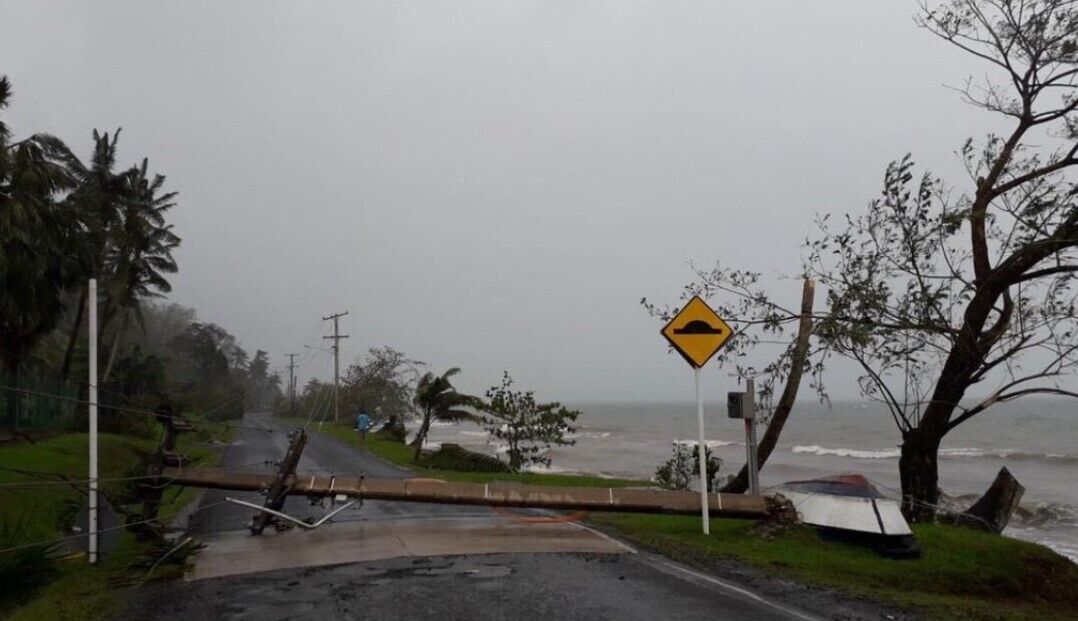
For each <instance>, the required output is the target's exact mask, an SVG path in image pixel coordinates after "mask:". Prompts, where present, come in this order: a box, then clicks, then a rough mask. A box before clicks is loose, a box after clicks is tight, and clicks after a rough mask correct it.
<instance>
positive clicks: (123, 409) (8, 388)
mask: <svg viewBox="0 0 1078 621" xmlns="http://www.w3.org/2000/svg"><path fill="white" fill-rule="evenodd" d="M0 390H6V391H9V392H16V393H21V394H25V395H33V396H35V397H46V398H49V399H56V400H58V401H70V402H71V403H79V404H82V405H91V404H92V403H93V402H92V401H88V400H86V399H79V398H77V397H67V396H64V395H57V394H53V393H48V392H40V391H37V390H30V389H28V388H15V387H13V386H0ZM237 400H238V399H232V400H231V401H229V402H226V403H224V404H221V405H218V406H215V407H213V408H211V409H209V410H207V412H212V411H214V410H218V409H220V408H222V407H224V406H225V405H228V403H231V402H234V401H237ZM97 405H98V406H99V407H102V408H105V409H108V410H112V411H115V412H117V413H120V414H128V415H130V414H139V415H142V416H154V417H156V416H159V414H158V413H157V412H152V411H150V410H136V409H134V408H126V407H121V406H116V405H106V404H102V403H100V402H98V403H97ZM198 424H200V425H203V424H204V425H221V426H224V427H225V428H228V429H252V430H255V431H265V432H266V433H273V430H272V429H268V428H266V427H247V426H243V425H233V424H232V423H229V422H228V421H211V420H203V421H198Z"/></svg>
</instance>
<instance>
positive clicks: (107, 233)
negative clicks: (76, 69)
mask: <svg viewBox="0 0 1078 621" xmlns="http://www.w3.org/2000/svg"><path fill="white" fill-rule="evenodd" d="M119 138H120V130H119V129H117V130H116V131H115V132H114V133H113V134H112V136H111V137H110V136H109V134H108V132H104V133H101V132H98V131H97V130H96V129H95V130H94V132H93V141H94V150H93V154H92V156H91V159H90V166H89V167H87V166H86V165H84V164H83V163H82V162H80V161H79V160H78V158H76V157H74V156H72V157H71V158H70V160H69V161H68V167H69V169H70V171H71V173H72V175H73V176H74V177H75V179H76V180H77V183H78V185H77V187H76V188H75V190H74V191H73V192H72V193H71V194H70V195H69V196H68V197H67V199H66V201H65V203H67V205H68V206H69V208H70V209H72V210H73V211H74V212H75V213H77V214H78V218H79V219H80V220H81V222H82V228H83V234H82V235H81V236H80V240H79V241H80V243H78V244H76V245H74V246H73V247H72V251H73V254H75V255H76V256H77V257H78V261H79V262H80V264H81V267H82V278H81V282H80V283H78V285H77V287H76V288H77V289H78V292H79V297H78V302H77V303H76V306H75V318H74V322H73V323H72V325H71V332H70V333H69V335H68V341H67V349H66V351H65V352H64V362H63V365H62V367H61V370H60V378H61V380H62V381H66V380H67V377H68V374H69V373H70V371H71V361H72V357H73V354H74V352H75V344H76V343H77V342H78V338H79V333H80V331H81V330H82V317H83V313H84V312H85V310H86V296H87V285H86V282H85V281H86V280H87V279H88V278H101V277H102V276H104V275H105V274H104V271H105V267H106V258H107V257H108V255H109V254H110V252H111V246H112V243H113V239H114V234H115V229H116V226H117V224H118V223H119V222H122V220H121V207H122V205H123V204H124V203H125V202H127V201H128V199H129V196H130V195H129V190H130V185H129V183H128V175H127V173H116V172H115V168H116V144H117V141H118V140H119ZM103 284H104V283H103ZM106 294H107V290H106Z"/></svg>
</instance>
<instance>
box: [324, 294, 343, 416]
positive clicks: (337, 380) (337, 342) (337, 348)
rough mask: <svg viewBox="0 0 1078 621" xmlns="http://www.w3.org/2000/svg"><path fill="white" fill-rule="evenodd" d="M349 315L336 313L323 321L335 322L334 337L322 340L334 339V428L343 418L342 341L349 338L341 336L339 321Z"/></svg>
mask: <svg viewBox="0 0 1078 621" xmlns="http://www.w3.org/2000/svg"><path fill="white" fill-rule="evenodd" d="M347 314H348V311H344V312H343V313H335V314H333V315H330V316H329V317H323V318H322V321H329V320H330V319H332V320H333V336H324V337H322V338H326V339H333V426H337V424H338V422H339V421H340V417H341V400H340V390H341V339H346V338H348V335H347V334H340V333H339V331H338V326H337V320H339V319H340V318H341V317H344V316H345V315H347Z"/></svg>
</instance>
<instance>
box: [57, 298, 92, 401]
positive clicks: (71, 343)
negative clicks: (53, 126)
mask: <svg viewBox="0 0 1078 621" xmlns="http://www.w3.org/2000/svg"><path fill="white" fill-rule="evenodd" d="M85 311H86V287H82V288H81V289H80V290H79V303H78V306H76V307H75V323H74V324H72V325H71V333H70V334H69V335H68V337H67V349H66V350H65V351H64V366H63V368H62V369H61V370H60V382H61V383H66V382H67V377H68V375H70V373H71V359H72V358H73V357H74V355H75V344H76V343H78V341H79V332H80V331H81V330H82V314H83V313H84V312H85Z"/></svg>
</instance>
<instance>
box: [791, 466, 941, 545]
mask: <svg viewBox="0 0 1078 621" xmlns="http://www.w3.org/2000/svg"><path fill="white" fill-rule="evenodd" d="M776 491H778V492H779V493H781V494H782V495H783V496H785V497H786V498H788V499H790V502H792V503H793V505H794V508H795V509H797V514H798V516H799V517H800V518H801V521H802V522H804V523H805V524H811V525H812V526H816V527H817V528H818V529H819V532H820V536H821V537H823V538H825V539H829V540H839V541H849V542H853V543H860V544H864V545H868V546H870V547H871V548H873V549H874V550H876V551H877V552H879V553H880V554H883V555H885V556H892V557H897V558H915V557H918V556H920V549H919V548H918V546H917V541H916V540H915V539H914V537H913V530H911V529H910V525H909V523H907V522H906V518H905V517H903V515H902V509H901V507H899V504H898V502H897V501H895V500H892V499H890V498H885V497H884V496H883V494H881V493H880V491H879V490H878V489H876V486H875V485H873V484H872V483H870V482H869V481H868V479H866V478H865V477H863V476H861V475H860V474H843V475H838V476H833V477H824V478H820V479H810V480H807V481H788V482H786V483H783V484H782V485H779V486H778V487H777V488H776Z"/></svg>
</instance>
